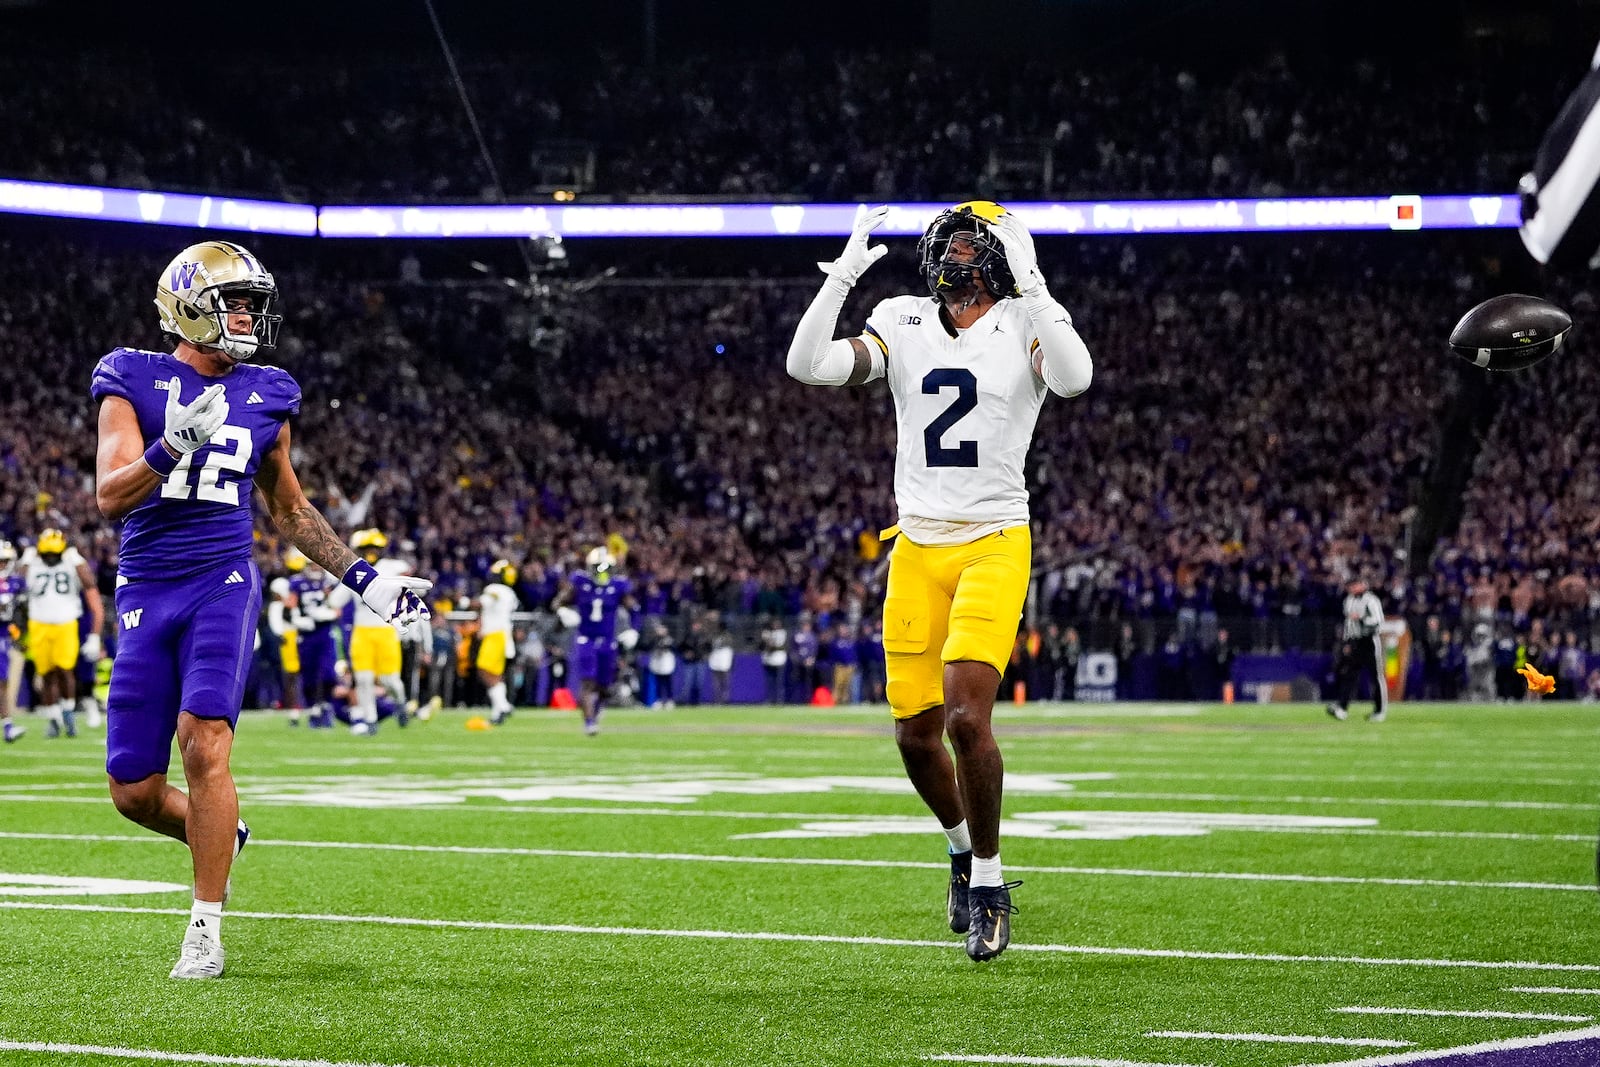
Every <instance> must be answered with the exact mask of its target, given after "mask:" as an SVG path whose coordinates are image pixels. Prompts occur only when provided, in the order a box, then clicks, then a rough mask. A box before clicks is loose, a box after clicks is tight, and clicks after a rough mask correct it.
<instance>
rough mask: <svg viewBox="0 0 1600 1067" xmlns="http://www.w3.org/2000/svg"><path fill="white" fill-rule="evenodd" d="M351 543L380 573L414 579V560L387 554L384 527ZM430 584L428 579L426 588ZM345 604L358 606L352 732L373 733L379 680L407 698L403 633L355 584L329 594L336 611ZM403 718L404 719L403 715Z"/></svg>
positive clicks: (354, 625) (398, 697) (395, 696)
mask: <svg viewBox="0 0 1600 1067" xmlns="http://www.w3.org/2000/svg"><path fill="white" fill-rule="evenodd" d="M350 547H351V548H353V549H355V551H356V552H357V554H359V555H360V557H361V559H362V560H363V561H364V562H366V563H367V564H368V565H369V566H371V567H372V568H373V569H374V570H375V571H376V572H377V574H378V575H380V576H381V577H384V578H390V579H406V580H415V579H409V575H410V574H411V564H409V563H407V562H406V561H405V560H403V559H396V558H394V557H393V556H385V555H384V550H385V549H387V548H388V547H389V538H388V537H386V536H385V535H384V533H383V531H382V530H379V529H378V528H376V527H369V528H368V529H365V530H357V531H356V532H355V533H354V534H352V535H351V537H350ZM430 584H431V583H427V582H424V583H423V586H422V587H423V588H427V586H428V585H430ZM346 604H353V605H354V608H355V615H354V618H353V619H352V620H351V626H350V670H351V672H352V673H353V674H354V675H355V683H356V700H355V705H354V707H353V708H352V710H351V712H350V732H351V733H356V734H370V733H372V731H373V729H374V728H375V727H376V726H377V725H378V702H377V688H378V686H379V685H381V686H383V688H384V691H385V692H387V693H388V694H389V696H390V698H392V699H393V700H395V701H397V702H398V703H400V704H402V705H403V704H404V703H405V699H406V687H405V683H404V682H403V681H402V680H401V678H400V666H401V650H400V634H399V632H398V631H397V630H396V629H395V628H394V627H393V626H391V625H389V623H388V621H387V620H386V619H385V618H384V617H383V616H382V615H380V614H379V613H378V612H376V611H373V610H372V609H371V608H370V607H368V606H367V605H366V604H365V603H363V602H361V601H360V600H359V599H357V598H356V596H355V593H354V592H353V591H352V590H351V589H349V588H346V587H344V586H340V587H339V588H338V589H335V590H334V591H333V593H332V595H331V596H329V598H328V607H329V608H331V609H333V610H334V611H336V612H337V611H340V610H342V609H343V608H344V606H345V605H346ZM400 721H401V725H404V724H405V720H404V718H402V719H401V720H400Z"/></svg>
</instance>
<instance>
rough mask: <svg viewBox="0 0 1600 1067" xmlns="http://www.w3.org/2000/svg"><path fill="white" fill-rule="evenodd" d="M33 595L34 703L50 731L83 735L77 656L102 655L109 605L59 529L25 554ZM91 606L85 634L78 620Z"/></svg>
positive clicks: (30, 646) (30, 614)
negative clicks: (78, 716) (76, 716)
mask: <svg viewBox="0 0 1600 1067" xmlns="http://www.w3.org/2000/svg"><path fill="white" fill-rule="evenodd" d="M22 570H23V576H24V578H25V580H26V583H27V596H28V658H29V659H30V660H32V661H33V670H34V685H35V686H36V687H37V692H36V695H35V697H34V701H33V703H34V707H35V708H36V709H39V710H41V711H42V712H43V713H44V714H45V715H46V716H48V718H49V720H50V722H49V726H48V727H47V728H46V735H47V736H49V737H56V736H58V735H59V734H61V733H65V734H66V735H67V736H68V737H76V736H77V734H78V731H77V727H76V724H75V722H74V711H73V706H74V704H75V703H76V702H77V696H78V692H77V690H78V683H77V669H78V656H79V655H80V653H81V655H82V656H83V658H84V659H86V660H89V661H90V662H93V661H95V660H98V659H99V658H100V651H101V649H100V631H101V629H102V628H103V627H104V626H105V608H104V606H103V605H102V603H101V600H100V590H99V589H98V588H96V587H95V583H94V576H93V575H92V574H90V573H89V565H88V564H87V563H85V562H84V560H83V557H82V556H81V555H79V554H78V550H77V549H75V548H72V547H70V546H69V545H68V544H67V538H66V535H65V534H63V533H62V532H61V531H60V530H56V529H49V530H45V531H43V532H42V533H40V534H39V541H38V543H37V544H35V545H34V546H33V547H32V548H31V549H29V550H28V551H27V552H26V553H25V554H24V555H23V557H22ZM85 603H87V604H88V606H89V630H88V634H87V635H86V636H80V634H81V627H80V624H79V621H78V620H79V619H81V618H82V617H83V608H84V604H85Z"/></svg>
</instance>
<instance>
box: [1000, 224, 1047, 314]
mask: <svg viewBox="0 0 1600 1067" xmlns="http://www.w3.org/2000/svg"><path fill="white" fill-rule="evenodd" d="M989 229H990V230H991V231H993V233H994V235H995V236H996V237H998V238H999V239H1000V247H1001V248H1003V249H1005V253H1006V266H1008V267H1010V268H1011V276H1012V277H1014V278H1015V279H1016V280H1017V292H1018V293H1020V294H1021V295H1023V296H1033V295H1035V294H1037V293H1040V292H1043V291H1044V274H1043V273H1042V272H1040V270H1039V253H1037V252H1035V251H1034V250H1033V234H1031V233H1029V232H1028V227H1027V226H1026V225H1024V224H1023V222H1022V220H1021V219H1020V218H1018V217H1017V216H1016V214H1015V213H1013V212H1010V211H1007V212H1006V213H1005V214H1004V215H1001V216H1000V220H999V221H998V222H994V223H991V224H990V226H989Z"/></svg>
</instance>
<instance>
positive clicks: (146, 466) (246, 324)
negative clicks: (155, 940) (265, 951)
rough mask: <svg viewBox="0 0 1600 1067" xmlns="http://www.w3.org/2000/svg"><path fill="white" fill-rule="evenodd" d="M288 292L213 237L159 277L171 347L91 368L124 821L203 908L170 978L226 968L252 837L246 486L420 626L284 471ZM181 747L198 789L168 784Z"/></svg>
mask: <svg viewBox="0 0 1600 1067" xmlns="http://www.w3.org/2000/svg"><path fill="white" fill-rule="evenodd" d="M277 298H278V288H277V285H276V283H275V282H274V281H273V278H272V275H271V274H269V273H267V271H266V269H265V268H264V267H262V266H261V263H260V261H259V260H257V259H256V258H255V257H254V256H253V255H251V254H250V253H249V252H247V251H246V250H245V249H243V248H241V247H240V246H238V245H236V244H232V243H230V242H227V241H207V242H203V243H201V244H197V245H191V246H190V247H188V248H186V249H184V250H183V251H182V252H180V253H179V254H178V257H177V258H176V259H174V260H173V261H172V263H171V264H169V265H168V267H167V268H166V270H165V271H163V272H162V274H161V279H160V281H159V282H158V284H157V288H156V301H155V302H156V309H157V311H158V313H159V315H160V322H161V331H162V333H164V334H166V335H167V336H168V337H169V338H171V339H172V340H174V341H175V342H176V347H175V350H174V351H173V352H171V353H166V352H146V351H141V350H138V349H131V348H119V349H117V350H115V351H113V352H112V353H111V354H110V355H108V356H106V357H105V358H104V359H102V360H100V362H99V364H98V365H97V366H96V367H95V370H94V378H93V382H92V384H91V386H90V392H91V394H92V395H93V396H94V398H95V399H96V400H97V401H99V402H100V442H99V454H98V457H97V482H96V499H97V501H98V503H99V505H100V511H101V512H102V513H103V514H104V515H105V516H106V517H107V518H109V519H121V520H123V522H122V547H121V552H120V557H121V570H120V573H119V576H118V579H117V592H116V606H115V611H116V614H117V619H118V621H119V623H120V626H121V639H120V641H119V643H118V647H117V662H116V670H115V671H113V673H112V675H111V693H110V697H109V699H108V700H107V703H106V716H107V720H106V721H107V728H106V774H107V776H108V778H109V779H110V786H111V796H112V800H113V801H114V802H115V803H116V806H117V810H118V811H120V812H121V813H122V814H123V815H125V816H127V817H128V818H129V819H131V820H133V821H134V822H136V823H139V824H140V825H142V826H145V827H148V828H149V829H151V830H155V831H156V832H157V833H162V834H166V835H167V836H168V837H173V838H176V839H177V840H179V841H182V842H184V843H185V844H186V845H188V847H189V851H190V854H191V855H192V857H193V860H194V906H193V909H192V911H191V914H190V919H189V925H188V927H187V928H186V930H185V933H184V938H183V946H182V949H181V951H180V954H179V958H178V963H177V966H175V967H174V968H173V970H172V977H173V978H215V977H218V976H219V975H221V974H222V968H223V952H222V939H221V922H222V903H223V900H224V898H225V896H226V893H227V887H228V872H229V869H230V867H231V866H232V863H233V859H234V856H235V855H236V854H237V852H238V850H239V849H241V848H243V847H244V843H245V840H246V839H247V838H248V836H249V830H248V829H247V828H246V827H245V825H244V823H243V822H242V821H241V820H240V819H239V798H238V794H237V793H236V792H235V790H234V785H233V775H232V772H231V771H230V770H229V767H228V760H229V755H230V753H231V752H232V748H233V727H234V724H235V723H236V722H237V720H238V717H239V705H240V702H241V700H242V699H243V691H244V680H245V674H246V671H247V669H248V667H249V663H250V656H251V653H252V649H253V646H254V641H255V633H256V623H257V619H258V617H259V616H260V613H261V576H260V574H259V573H258V572H257V571H256V568H255V564H254V563H253V562H252V561H251V549H252V544H253V536H252V535H253V520H252V516H251V504H250V500H251V489H252V483H253V487H254V488H255V489H258V490H260V491H261V494H262V497H263V498H264V500H265V501H266V505H267V509H268V511H269V512H270V513H271V515H272V518H273V521H274V522H276V523H277V525H278V528H279V529H280V530H281V531H282V532H283V534H284V536H285V537H286V538H287V539H288V540H289V541H290V542H291V543H292V544H294V545H295V546H297V547H298V548H299V549H300V550H301V551H302V552H304V553H305V554H306V555H307V556H308V557H309V558H311V559H313V560H315V561H316V562H317V563H318V564H319V565H320V566H321V567H322V568H323V569H324V570H326V571H327V572H328V573H329V574H337V575H341V576H342V581H343V583H344V584H345V585H346V586H348V587H350V588H351V589H352V590H354V591H355V592H356V593H357V594H358V595H359V596H360V597H361V600H362V602H363V603H364V604H366V605H367V606H368V607H370V608H372V609H373V610H374V611H375V612H377V613H378V614H379V616H381V617H382V618H384V619H386V620H388V621H389V622H390V623H391V624H392V625H394V626H395V627H396V628H397V629H404V628H407V627H409V626H412V625H415V624H417V623H419V622H420V621H421V620H424V619H426V618H427V613H428V609H427V607H426V606H425V605H424V604H423V603H422V601H421V600H420V599H418V596H417V594H418V593H419V592H422V591H424V590H426V589H427V588H428V586H429V583H428V582H426V581H423V580H421V579H417V578H404V577H395V578H391V577H381V576H379V574H378V573H377V572H376V571H375V570H374V569H373V568H372V567H371V566H370V565H369V564H367V563H365V562H363V561H360V560H358V559H356V556H355V553H353V552H351V551H350V549H348V548H346V547H345V546H344V543H343V542H342V541H341V540H340V539H339V537H338V535H336V534H335V533H334V532H333V530H332V529H331V528H330V527H329V526H328V523H327V521H326V520H325V519H323V517H322V516H321V514H319V513H318V512H317V510H316V509H315V508H313V507H312V506H311V505H310V503H308V502H307V500H306V498H305V494H304V493H303V492H301V489H300V481H299V479H298V478H297V477H296V476H295V472H294V470H293V468H292V467H291V465H290V461H289V456H290V436H289V422H288V420H289V417H290V416H291V415H294V414H295V413H296V412H298V411H299V410H300V387H299V386H298V385H296V384H295V381H294V379H293V378H292V377H290V376H289V374H288V373H287V372H285V371H282V370H279V369H277V368H275V367H261V366H254V365H252V364H250V363H249V362H248V360H250V359H251V358H253V357H254V356H255V355H257V354H258V353H260V352H262V351H265V350H267V349H270V348H272V347H273V345H274V343H275V342H276V339H277V334H278V325H279V323H280V321H281V319H282V317H281V316H280V315H278V314H277V312H276V310H275V305H276V303H277ZM174 737H176V738H177V740H178V747H179V750H180V753H181V758H182V761H183V772H184V778H185V779H186V781H187V783H188V787H189V792H188V794H187V795H186V794H184V793H183V792H181V791H179V790H178V789H175V788H173V787H172V786H170V785H168V784H167V769H168V765H169V764H170V762H171V757H172V741H173V738H174Z"/></svg>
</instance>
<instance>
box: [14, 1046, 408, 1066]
mask: <svg viewBox="0 0 1600 1067" xmlns="http://www.w3.org/2000/svg"><path fill="white" fill-rule="evenodd" d="M0 1050H3V1051H7V1052H46V1053H53V1054H55V1055H59V1056H105V1057H109V1058H112V1059H119V1060H155V1061H157V1062H159V1063H215V1064H225V1065H230V1067H405V1064H379V1063H353V1062H350V1061H348V1060H283V1059H278V1058H276V1057H273V1056H217V1055H213V1054H211V1053H209V1052H167V1051H164V1050H162V1049H156V1048H120V1047H112V1046H109V1045H63V1044H57V1043H56V1042H53V1041H0Z"/></svg>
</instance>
